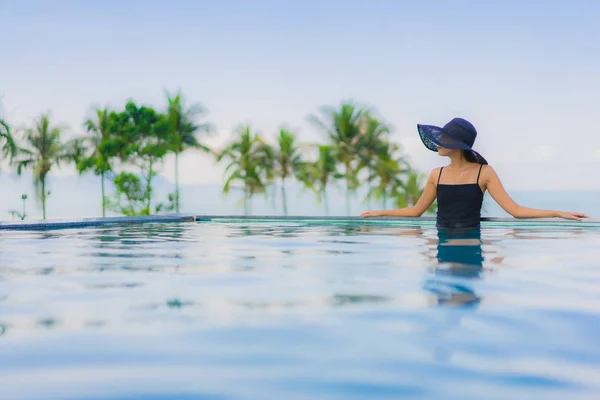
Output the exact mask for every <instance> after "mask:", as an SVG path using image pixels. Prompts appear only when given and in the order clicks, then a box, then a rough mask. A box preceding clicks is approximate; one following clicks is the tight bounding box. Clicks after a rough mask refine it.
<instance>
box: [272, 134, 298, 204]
mask: <svg viewBox="0 0 600 400" xmlns="http://www.w3.org/2000/svg"><path fill="white" fill-rule="evenodd" d="M277 142H278V143H279V148H278V149H277V153H276V155H275V174H276V175H277V176H278V177H279V178H280V179H281V200H282V203H283V213H284V215H288V212H287V199H286V193H285V183H286V180H287V179H288V178H289V177H292V176H297V175H298V174H299V173H301V170H302V168H304V166H305V163H304V162H303V161H302V155H301V154H300V147H299V145H298V142H297V141H296V135H295V134H294V133H293V132H291V131H288V130H286V129H281V130H280V131H279V136H278V137H277Z"/></svg>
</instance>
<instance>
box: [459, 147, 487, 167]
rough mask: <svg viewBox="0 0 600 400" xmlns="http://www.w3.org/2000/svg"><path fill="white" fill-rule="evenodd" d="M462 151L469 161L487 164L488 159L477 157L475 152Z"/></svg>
mask: <svg viewBox="0 0 600 400" xmlns="http://www.w3.org/2000/svg"><path fill="white" fill-rule="evenodd" d="M462 153H463V156H464V157H465V160H467V161H468V162H472V163H476V164H487V161H485V159H479V158H477V156H475V154H473V152H471V151H469V150H463V151H462Z"/></svg>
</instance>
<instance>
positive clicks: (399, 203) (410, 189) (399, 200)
mask: <svg viewBox="0 0 600 400" xmlns="http://www.w3.org/2000/svg"><path fill="white" fill-rule="evenodd" d="M425 182H427V176H426V175H424V174H421V173H419V172H417V171H415V170H413V169H410V170H409V171H408V178H407V180H406V182H405V183H404V184H402V185H399V186H398V187H396V188H395V190H396V193H395V196H394V197H395V200H396V207H398V208H405V207H411V206H414V205H415V204H416V203H417V201H418V200H419V198H420V197H421V195H422V194H423V190H424V184H425ZM436 209H437V205H436V203H435V202H434V204H432V205H431V207H429V209H428V210H427V211H426V212H427V213H428V214H433V213H435V211H436Z"/></svg>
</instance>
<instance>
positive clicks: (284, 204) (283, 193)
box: [281, 179, 288, 216]
mask: <svg viewBox="0 0 600 400" xmlns="http://www.w3.org/2000/svg"><path fill="white" fill-rule="evenodd" d="M281 200H282V202H283V215H285V216H287V215H288V212H287V199H286V197H285V181H284V180H283V179H282V180H281Z"/></svg>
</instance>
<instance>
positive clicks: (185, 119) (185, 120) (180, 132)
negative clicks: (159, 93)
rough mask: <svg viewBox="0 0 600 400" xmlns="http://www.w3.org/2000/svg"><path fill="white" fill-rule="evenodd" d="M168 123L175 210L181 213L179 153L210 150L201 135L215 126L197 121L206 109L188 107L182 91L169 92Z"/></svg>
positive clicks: (195, 106)
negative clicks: (201, 140)
mask: <svg viewBox="0 0 600 400" xmlns="http://www.w3.org/2000/svg"><path fill="white" fill-rule="evenodd" d="M167 102H168V106H167V113H166V118H167V124H168V128H167V129H168V134H169V144H170V148H169V151H171V152H172V153H174V154H175V194H174V196H175V198H174V202H175V211H176V212H177V213H179V208H180V198H179V154H181V153H183V152H184V151H185V150H188V149H199V150H202V151H204V152H207V153H208V152H210V148H209V147H208V146H206V145H204V144H202V143H201V142H200V140H199V135H201V134H208V133H211V132H212V130H213V128H212V126H211V125H210V124H208V123H204V124H197V123H196V122H195V121H196V119H197V118H199V117H200V116H203V115H204V114H205V113H206V111H205V110H204V108H202V106H200V105H199V104H194V105H192V106H190V107H189V108H186V107H185V105H184V104H183V99H182V95H181V93H177V94H175V95H174V96H171V95H170V94H167Z"/></svg>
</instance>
